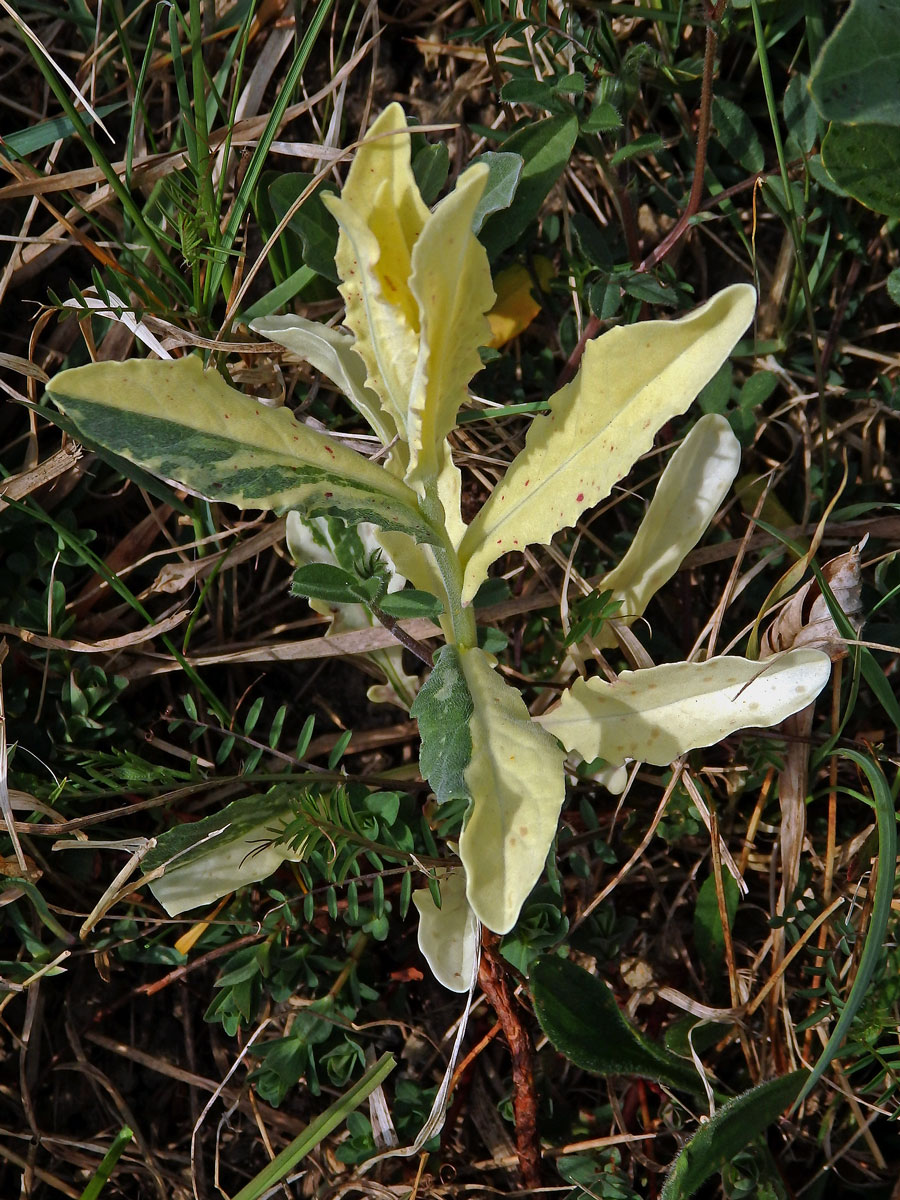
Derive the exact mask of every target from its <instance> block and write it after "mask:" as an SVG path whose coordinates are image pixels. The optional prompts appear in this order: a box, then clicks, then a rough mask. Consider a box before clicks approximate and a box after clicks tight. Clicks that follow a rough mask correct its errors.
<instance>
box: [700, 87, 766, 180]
mask: <svg viewBox="0 0 900 1200" xmlns="http://www.w3.org/2000/svg"><path fill="white" fill-rule="evenodd" d="M712 117H713V123H714V125H715V127H716V133H717V135H718V138H719V141H720V142H721V143H722V145H723V146H724V148H725V150H726V151H727V152H728V153H729V154H730V155H731V157H732V158H733V159H734V160H735V162H739V163H740V164H741V166H742V167H743V168H744V170H745V171H749V172H750V173H755V172H757V171H761V170H762V169H763V167H764V166H765V165H766V156H765V154H764V153H763V148H762V145H761V144H760V140H759V136H758V134H757V132H756V130H755V129H754V127H753V122H752V121H751V120H750V118H749V117H748V116H747V114H746V113H745V112H744V110H743V109H742V108H741V107H740V105H738V104H735V103H734V101H733V100H728V99H726V97H724V96H715V97H714V98H713V109H712Z"/></svg>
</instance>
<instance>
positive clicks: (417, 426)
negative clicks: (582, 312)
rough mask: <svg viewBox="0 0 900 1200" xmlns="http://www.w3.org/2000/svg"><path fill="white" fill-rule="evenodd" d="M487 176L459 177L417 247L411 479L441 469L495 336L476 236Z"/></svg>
mask: <svg viewBox="0 0 900 1200" xmlns="http://www.w3.org/2000/svg"><path fill="white" fill-rule="evenodd" d="M487 177H488V168H487V167H486V166H485V165H484V164H479V165H478V166H474V167H470V169H469V170H468V171H466V172H465V174H463V175H461V176H460V178H459V179H458V180H457V183H456V187H455V188H454V190H453V191H452V192H451V193H450V195H449V196H446V197H445V198H444V199H443V200H442V201H441V202H440V204H438V206H437V207H436V208H435V210H434V212H433V213H432V214H431V215H430V216H429V218H428V220H427V221H426V222H425V226H424V228H423V230H422V233H421V235H420V237H419V239H418V241H417V242H416V244H415V246H414V248H413V252H412V275H411V277H410V281H409V287H410V291H411V292H412V294H413V295H414V296H415V298H416V301H417V303H418V306H419V329H420V334H419V356H418V360H417V362H416V373H415V377H414V379H413V385H412V390H411V393H410V402H409V420H408V424H407V432H408V440H409V450H410V469H409V473H408V475H407V481H409V482H412V481H413V480H427V479H433V478H434V477H435V476H436V475H437V474H438V471H439V469H440V459H441V456H442V447H443V444H444V439H445V438H446V437H447V434H448V433H449V432H450V430H451V429H452V428H453V426H454V425H455V424H456V414H457V412H458V411H459V406H460V404H461V403H462V401H463V400H464V399H465V398H466V396H467V395H468V391H467V388H468V384H469V380H470V379H471V378H472V376H473V375H475V374H476V373H477V372H478V371H480V370H481V365H482V364H481V356H480V355H479V353H478V347H479V346H483V345H485V344H486V342H487V341H488V339H489V337H490V329H489V327H488V323H487V319H486V317H485V316H484V314H485V313H486V312H487V311H488V309H490V308H491V307H492V305H493V303H494V288H493V285H492V283H491V269H490V266H489V264H488V258H487V254H486V253H485V251H484V247H483V246H482V245H481V243H480V242H479V241H478V239H477V238H476V237H475V236H474V234H473V233H472V219H473V216H474V213H475V209H476V208H477V206H478V202H479V200H480V199H481V194H482V192H483V191H484V186H485V183H486V182H487Z"/></svg>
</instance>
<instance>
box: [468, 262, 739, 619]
mask: <svg viewBox="0 0 900 1200" xmlns="http://www.w3.org/2000/svg"><path fill="white" fill-rule="evenodd" d="M755 304H756V293H755V292H754V290H753V288H751V287H749V286H748V285H747V284H736V285H734V286H733V287H730V288H726V289H725V290H724V291H723V292H719V294H718V295H716V296H714V297H713V298H712V299H711V300H709V301H708V302H707V303H706V304H704V305H702V307H700V308H698V309H697V310H696V311H695V312H693V313H691V314H690V315H689V316H687V317H683V318H681V319H680V320H677V321H642V322H639V323H638V324H636V325H629V326H623V327H620V328H617V329H611V330H609V332H608V333H605V334H603V336H602V337H599V338H598V339H597V340H596V341H594V342H589V343H588V345H587V347H586V349H585V352H584V357H583V359H582V363H581V367H580V369H579V372H578V374H577V375H576V377H575V379H573V380H572V382H571V383H569V384H567V385H566V386H565V387H564V388H562V389H561V390H560V391H559V392H557V393H556V395H555V396H553V397H552V399H551V400H550V408H551V411H550V413H549V415H547V416H540V417H536V418H535V419H534V421H533V422H532V425H531V428H530V429H529V431H528V436H527V438H526V440H525V448H524V449H523V450H522V451H521V453H520V454H519V455H518V456H517V457H516V458H515V460H514V461H513V462H512V464H511V465H510V467H509V469H508V471H507V472H506V476H505V477H504V478H503V479H502V480H501V481H500V483H498V484H497V486H496V488H495V489H494V492H493V494H492V495H491V497H490V498H489V499H488V501H487V503H486V504H485V505H484V507H483V508H482V509H481V511H480V512H479V513H478V515H477V516H476V517H475V519H474V521H473V522H472V523H471V525H470V526H469V528H468V529H467V531H466V534H465V537H464V538H463V540H462V543H461V545H460V558H461V559H462V561H463V564H464V567H465V585H464V588H463V599H464V601H466V602H468V601H470V600H471V599H472V597H473V596H474V595H475V593H476V591H477V590H478V588H479V586H480V584H481V583H482V581H483V580H484V579H485V577H486V575H487V569H488V567H489V566H490V564H491V563H492V562H494V561H495V559H497V558H499V557H500V556H501V555H503V554H507V553H509V552H510V551H513V550H524V548H525V547H526V546H528V545H530V544H532V543H535V542H538V543H547V542H549V541H550V539H551V538H552V537H553V535H554V533H556V532H557V530H559V529H562V528H563V527H565V526H566V525H573V524H574V523H575V522H576V521H577V520H578V518H579V516H580V515H581V514H582V513H583V512H584V510H585V509H587V508H590V507H591V506H593V505H594V504H597V503H598V502H599V501H600V500H602V499H603V498H604V497H605V496H607V495H608V494H609V492H610V491H611V489H612V488H613V487H614V485H615V484H616V483H617V482H618V481H619V480H620V479H622V478H623V477H624V476H625V475H626V474H627V473H628V471H629V470H630V469H631V467H632V465H633V464H634V462H635V461H636V460H637V459H638V458H639V457H640V456H641V455H642V454H643V453H645V452H646V451H647V450H649V449H650V447H651V445H652V444H653V438H654V436H655V435H656V433H657V431H658V430H659V429H660V428H661V426H662V425H664V424H665V422H666V421H668V420H670V419H671V418H672V417H674V416H676V415H677V414H679V413H682V412H684V411H685V409H686V408H687V407H688V405H689V404H690V403H691V401H692V400H693V399H694V397H695V396H696V395H697V393H698V392H699V391H700V389H701V388H702V387H703V386H704V384H706V383H707V382H708V381H709V380H710V379H711V378H712V376H713V375H714V374H715V373H716V371H717V370H718V369H719V367H720V366H721V365H722V363H723V362H724V361H725V359H726V358H727V357H728V355H729V353H730V352H731V350H732V348H733V347H734V345H735V343H736V342H737V340H738V338H739V337H740V336H741V334H742V333H743V332H744V330H745V329H746V328H747V326H748V325H749V323H750V321H751V319H752V317H753V312H754V308H755Z"/></svg>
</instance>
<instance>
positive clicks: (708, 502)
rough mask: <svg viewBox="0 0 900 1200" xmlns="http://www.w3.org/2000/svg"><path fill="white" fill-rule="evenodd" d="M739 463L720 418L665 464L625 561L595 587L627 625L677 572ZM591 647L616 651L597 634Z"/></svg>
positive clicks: (608, 635) (607, 633)
mask: <svg viewBox="0 0 900 1200" xmlns="http://www.w3.org/2000/svg"><path fill="white" fill-rule="evenodd" d="M740 463H741V444H740V442H739V441H738V440H737V438H736V437H735V436H734V434H733V433H732V431H731V426H730V425H729V424H728V422H727V421H726V420H725V418H724V417H720V416H715V415H710V416H706V417H701V418H700V420H699V421H698V422H697V424H696V425H695V426H694V428H693V429H692V430H691V431H690V433H689V434H688V435H687V437H686V438H685V439H684V441H683V442H682V444H681V445H680V446H679V447H678V449H677V450H676V451H675V453H674V454H673V455H672V457H671V459H670V460H669V462H668V464H667V466H666V469H665V470H664V471H663V473H662V478H661V479H660V481H659V483H658V485H657V488H656V491H655V493H654V495H653V499H652V500H651V501H650V507H649V508H648V509H647V512H646V514H645V516H644V519H643V521H641V523H640V525H639V527H638V531H637V533H636V534H635V535H634V540H633V541H632V543H631V545H630V546H629V547H628V551H627V553H626V554H625V557H624V558H623V559H622V561H621V562H620V563H619V565H618V566H617V567H616V568H615V570H613V571H610V572H609V574H608V575H604V577H603V578H602V579H601V580H600V582H599V583H598V584H597V590H598V591H601V592H605V591H608V590H609V591H612V593H613V595H612V598H613V600H619V601H621V608H620V609H619V611H618V613H617V614H616V619H617V620H619V621H622V622H623V623H624V624H626V625H631V624H632V623H633V622H634V621H636V620H637V618H638V617H640V616H642V615H643V613H644V610H645V609H646V607H647V605H648V603H649V602H650V600H651V598H652V597H653V596H654V595H655V594H656V592H658V591H659V589H660V588H661V587H662V586H663V584H665V583H667V582H668V581H669V580H670V579H671V578H672V576H673V575H674V574H675V572H676V571H677V570H678V568H679V567H680V566H681V563H682V560H683V559H684V557H685V555H687V553H688V552H689V551H690V550H692V549H693V547H694V546H695V545H696V544H697V542H698V541H699V539H700V538H701V537H702V536H703V534H704V533H705V532H706V529H707V527H708V525H709V523H710V521H711V520H712V519H713V517H714V516H715V515H716V512H717V511H718V508H719V505H720V504H721V503H722V501H723V500H724V498H725V493H726V492H727V491H728V489H729V487H730V486H731V484H732V482H733V481H734V477H735V475H737V472H738V469H739V467H740ZM595 641H596V642H597V645H599V646H601V647H604V646H614V645H616V638H615V635H614V634H613V633H612V631H611V630H607V629H605V628H604V629H603V630H601V632H600V635H599V638H596V639H595Z"/></svg>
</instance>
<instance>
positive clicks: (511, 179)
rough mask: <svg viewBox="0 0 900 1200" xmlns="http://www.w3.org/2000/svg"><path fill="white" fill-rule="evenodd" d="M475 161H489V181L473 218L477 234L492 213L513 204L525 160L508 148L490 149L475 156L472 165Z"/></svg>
mask: <svg viewBox="0 0 900 1200" xmlns="http://www.w3.org/2000/svg"><path fill="white" fill-rule="evenodd" d="M475 163H487V168H488V177H487V183H486V184H485V185H484V191H483V192H482V193H481V199H480V200H479V201H478V206H477V207H476V209H475V215H474V216H473V218H472V232H473V233H476V234H477V233H479V232H480V231H481V227H482V225H483V224H484V223H485V221H486V220H487V219H488V217H489V216H490V215H491V213H496V212H505V211H506V209H508V208H509V206H510V205H511V204H512V202H513V198H514V196H515V194H516V190H517V188H518V186H519V180H520V179H521V178H522V167H523V166H524V165H525V160H524V159H523V158H522V155H521V154H511V153H510V152H509V151H507V150H488V151H487V153H485V154H480V155H479V156H478V158H473V159H472V165H473V166H474V164H475Z"/></svg>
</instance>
